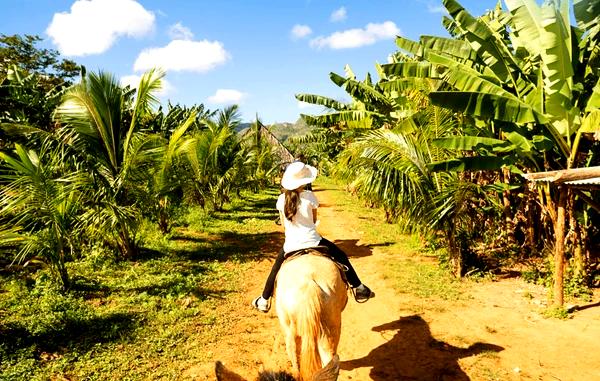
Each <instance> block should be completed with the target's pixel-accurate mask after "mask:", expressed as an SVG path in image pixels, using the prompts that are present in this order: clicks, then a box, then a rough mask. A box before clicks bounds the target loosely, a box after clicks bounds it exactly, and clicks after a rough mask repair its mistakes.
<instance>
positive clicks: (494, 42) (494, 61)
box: [443, 0, 520, 81]
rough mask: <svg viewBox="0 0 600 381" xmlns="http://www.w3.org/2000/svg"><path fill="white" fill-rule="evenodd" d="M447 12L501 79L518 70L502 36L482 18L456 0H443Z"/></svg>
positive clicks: (505, 78) (508, 77) (507, 78)
mask: <svg viewBox="0 0 600 381" xmlns="http://www.w3.org/2000/svg"><path fill="white" fill-rule="evenodd" d="M443 4H444V6H445V7H446V9H447V10H448V13H449V14H450V16H452V18H453V19H454V20H455V21H456V23H457V24H458V26H459V27H460V28H461V30H462V31H463V33H464V38H465V39H466V40H467V41H468V42H469V44H470V45H471V47H472V48H473V50H475V51H476V52H477V55H478V56H479V57H480V58H481V59H482V60H483V61H484V62H485V63H486V65H487V66H489V67H490V68H491V69H492V71H493V72H494V73H495V74H496V76H497V77H498V79H500V80H501V81H508V80H509V79H510V78H512V76H513V74H512V73H513V72H518V71H520V69H519V66H518V65H517V64H516V62H515V60H514V57H513V55H512V54H511V51H510V49H509V48H508V47H507V46H506V44H505V42H504V41H503V39H502V37H501V36H500V35H499V34H498V33H495V32H494V31H493V30H491V29H490V28H489V26H488V25H486V24H485V23H484V22H483V21H482V20H480V19H477V18H475V17H473V16H472V15H471V14H470V13H469V12H467V11H466V10H465V9H464V8H463V7H462V6H461V5H460V4H459V3H458V2H457V1H455V0H444V1H443Z"/></svg>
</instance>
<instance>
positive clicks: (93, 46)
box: [46, 0, 155, 56]
mask: <svg viewBox="0 0 600 381" xmlns="http://www.w3.org/2000/svg"><path fill="white" fill-rule="evenodd" d="M154 19H155V16H154V14H153V13H152V12H150V11H148V10H146V9H144V7H143V6H142V5H140V4H139V3H138V2H137V1H134V0H77V1H75V2H74V3H73V5H72V6H71V11H70V12H60V13H55V14H54V16H53V17H52V22H50V25H49V26H48V28H47V29H46V33H48V35H49V36H50V38H51V39H52V42H53V43H54V44H55V45H56V46H57V47H58V50H59V51H60V53H61V54H63V55H65V56H85V55H88V54H99V53H103V52H105V51H107V50H108V49H109V48H110V47H111V46H112V45H113V44H114V43H115V41H116V40H117V38H119V37H120V36H128V37H141V36H144V35H146V34H147V33H149V32H151V31H152V29H153V28H154Z"/></svg>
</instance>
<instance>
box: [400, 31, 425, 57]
mask: <svg viewBox="0 0 600 381" xmlns="http://www.w3.org/2000/svg"><path fill="white" fill-rule="evenodd" d="M396 45H397V46H398V47H399V48H400V49H402V50H405V51H407V52H409V53H412V54H414V55H415V56H417V57H420V56H421V54H422V53H423V48H422V47H421V44H419V43H418V42H416V41H413V40H409V39H408V38H404V37H401V36H397V37H396Z"/></svg>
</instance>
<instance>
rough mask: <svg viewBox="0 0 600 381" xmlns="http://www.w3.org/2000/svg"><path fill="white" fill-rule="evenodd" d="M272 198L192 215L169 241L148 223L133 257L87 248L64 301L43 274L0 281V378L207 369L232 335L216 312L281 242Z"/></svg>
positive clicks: (247, 199) (255, 197) (170, 375)
mask: <svg viewBox="0 0 600 381" xmlns="http://www.w3.org/2000/svg"><path fill="white" fill-rule="evenodd" d="M276 193H277V191H275V190H273V191H269V192H267V193H263V194H244V198H243V199H241V200H234V201H233V202H232V204H231V205H229V206H228V207H227V210H226V211H224V212H219V213H208V212H206V211H203V210H202V209H199V208H191V209H189V211H188V212H187V213H186V214H185V215H184V216H183V217H182V219H181V226H179V227H177V228H176V229H174V230H173V231H172V232H171V233H170V234H169V235H167V236H163V235H162V234H160V232H159V231H158V230H157V228H156V227H155V226H154V225H153V224H150V223H149V222H144V223H143V224H142V246H143V250H142V252H141V254H140V256H139V258H137V259H136V260H135V261H130V262H115V261H114V260H113V259H112V255H110V253H106V252H104V251H103V250H101V249H97V248H95V249H92V250H90V252H89V253H86V255H85V256H84V259H83V260H81V261H78V262H73V263H69V272H70V274H71V276H72V278H73V280H74V286H73V289H72V290H71V291H70V292H68V293H66V294H65V293H61V292H59V291H58V290H57V289H55V288H54V286H53V285H52V282H51V280H50V277H49V276H48V275H47V273H46V272H45V271H43V270H42V271H37V272H31V273H29V274H24V273H18V274H17V273H15V274H10V275H5V276H3V277H1V278H0V282H1V283H0V319H1V320H0V379H1V380H48V379H60V377H66V378H69V379H78V380H141V379H153V380H175V379H178V378H179V377H180V375H181V372H182V371H183V370H185V369H187V368H189V367H190V366H191V365H193V364H197V363H198V362H200V361H206V360H207V359H208V358H209V356H210V351H209V349H208V348H209V346H210V344H211V343H214V342H216V341H217V340H218V338H219V336H220V335H222V334H223V333H224V330H226V329H227V326H228V321H227V319H229V318H228V317H227V315H226V314H220V313H219V307H221V308H222V306H223V303H224V300H225V299H226V298H228V297H229V296H231V295H233V294H236V293H239V292H240V291H241V290H240V285H239V279H241V278H242V277H243V274H244V271H245V270H246V269H247V268H248V266H249V265H250V263H251V262H252V261H255V260H256V259H257V258H258V257H259V256H261V255H262V253H261V251H260V250H261V247H262V246H263V245H264V244H265V243H266V242H267V241H273V240H274V241H277V239H279V240H280V239H281V238H280V237H278V236H275V235H274V234H273V233H270V231H272V230H273V221H274V220H275V218H276V214H275V211H274V202H275V201H274V200H275V197H276ZM278 235H279V234H278Z"/></svg>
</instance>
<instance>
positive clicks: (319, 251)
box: [283, 246, 350, 288]
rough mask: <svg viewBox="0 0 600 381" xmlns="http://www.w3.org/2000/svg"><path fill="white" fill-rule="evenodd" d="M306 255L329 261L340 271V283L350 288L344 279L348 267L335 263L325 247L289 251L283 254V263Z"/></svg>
mask: <svg viewBox="0 0 600 381" xmlns="http://www.w3.org/2000/svg"><path fill="white" fill-rule="evenodd" d="M307 254H311V255H318V256H321V257H325V258H328V259H330V260H331V261H332V262H333V263H334V264H335V265H336V266H337V268H338V269H339V270H340V276H341V277H342V281H343V282H344V283H345V284H346V287H348V288H350V283H348V279H347V278H346V271H348V267H347V266H346V265H344V264H342V263H339V262H338V261H336V260H335V259H334V258H333V256H332V255H330V254H329V248H328V247H327V246H313V247H307V248H306V249H300V250H295V251H290V252H289V253H286V254H285V256H284V258H285V260H284V261H283V263H286V262H289V261H293V260H294V259H296V258H300V257H301V256H303V255H307Z"/></svg>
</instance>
